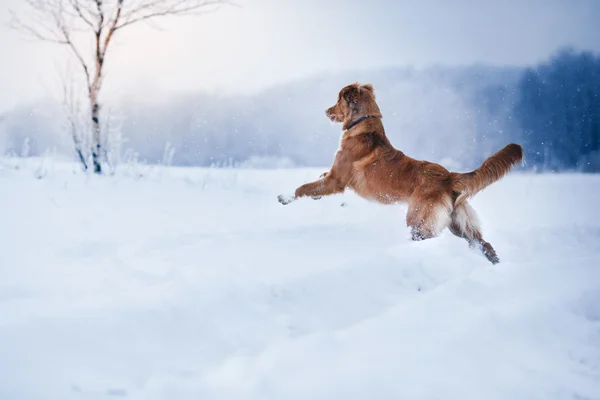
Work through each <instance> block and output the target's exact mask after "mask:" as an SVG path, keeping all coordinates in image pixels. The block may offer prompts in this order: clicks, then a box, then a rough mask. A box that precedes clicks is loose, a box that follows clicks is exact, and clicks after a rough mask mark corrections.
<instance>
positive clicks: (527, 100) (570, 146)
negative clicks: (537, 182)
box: [481, 50, 600, 172]
mask: <svg viewBox="0 0 600 400" xmlns="http://www.w3.org/2000/svg"><path fill="white" fill-rule="evenodd" d="M510 90H512V89H511V87H510V86H509V85H501V86H499V87H490V88H489V89H488V90H486V91H485V92H484V93H482V96H481V100H482V103H483V104H485V105H486V106H487V107H488V110H489V112H490V114H491V115H495V114H497V115H502V116H503V118H505V119H507V121H505V123H506V125H507V126H510V125H511V121H512V124H513V125H514V127H513V128H512V129H510V130H509V132H511V137H512V138H514V140H515V141H518V142H520V143H521V144H522V145H523V146H524V148H525V152H526V159H527V163H528V165H530V166H533V167H537V168H539V169H540V170H542V171H547V170H552V171H560V170H578V171H588V172H598V171H600V57H598V56H596V55H594V54H591V53H587V52H583V53H577V52H575V51H574V50H563V51H560V52H559V53H557V54H556V55H554V56H553V57H552V58H551V59H550V60H549V61H548V62H545V63H543V64H540V65H538V66H536V67H532V68H527V69H526V70H525V71H523V72H522V74H521V76H520V78H519V80H518V83H517V86H516V87H515V88H514V90H516V94H517V96H514V98H515V99H516V101H515V102H514V104H511V107H510V108H509V110H511V112H509V113H508V114H507V113H506V112H505V107H506V105H505V104H504V103H505V102H506V98H507V97H506V93H507V92H508V91H510Z"/></svg>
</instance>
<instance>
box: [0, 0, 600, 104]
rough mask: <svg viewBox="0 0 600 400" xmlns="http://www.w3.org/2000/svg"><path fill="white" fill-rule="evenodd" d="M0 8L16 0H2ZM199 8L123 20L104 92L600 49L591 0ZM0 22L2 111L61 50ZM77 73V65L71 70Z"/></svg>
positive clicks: (597, 10) (230, 84)
mask: <svg viewBox="0 0 600 400" xmlns="http://www.w3.org/2000/svg"><path fill="white" fill-rule="evenodd" d="M0 1H1V2H2V6H0V18H1V19H2V21H3V22H6V21H8V20H9V13H8V9H9V8H13V9H16V10H19V8H20V7H21V6H22V5H21V0H0ZM237 2H238V4H240V5H241V7H228V8H224V9H221V10H220V11H218V12H216V13H214V14H209V15H205V16H201V17H189V18H176V19H169V20H162V21H161V22H160V24H159V25H160V27H161V30H156V29H153V28H152V27H149V26H147V25H138V26H132V27H130V28H128V30H123V31H122V32H120V34H119V35H118V36H116V41H115V42H114V45H115V46H114V48H112V49H111V50H110V53H109V54H108V56H107V68H108V75H107V78H106V81H105V82H106V87H105V89H107V93H110V95H112V96H120V95H125V94H128V95H131V94H139V96H140V97H141V96H146V95H150V94H154V95H156V94H158V93H164V94H170V93H178V92H182V91H195V90H209V91H219V92H222V93H245V92H249V91H254V90H258V89H261V88H264V87H268V86H271V85H274V84H277V83H280V82H283V81H287V80H291V79H296V78H301V77H304V76H307V75H312V74H315V73H319V72H323V71H339V70H344V69H354V68H360V69H363V68H369V67H380V66H405V65H412V66H415V67H423V66H427V65H431V64H449V65H466V64H471V63H475V62H481V63H489V64H494V65H526V64H531V63H535V62H538V61H540V60H543V59H545V58H547V57H548V55H549V54H550V53H551V52H553V51H554V50H556V49H557V48H558V47H560V46H565V45H573V46H575V47H576V48H580V49H589V50H593V51H596V52H600V23H599V22H598V21H600V0H504V1H501V0H494V1H488V0H472V1H468V0H452V1H451V0H420V1H418V0H413V1H402V0H395V1H394V0H370V1H367V0H299V1H295V0H237ZM57 49H58V48H57V47H56V45H52V44H47V43H35V42H30V41H25V40H22V38H21V37H20V36H19V35H18V34H17V33H15V32H12V31H10V30H8V29H6V28H4V27H3V28H2V29H0V55H1V59H2V61H1V62H0V112H2V111H6V110H7V109H9V108H11V107H14V106H15V105H17V104H19V103H22V102H25V101H31V100H34V99H36V98H38V97H41V96H44V95H49V94H51V93H53V91H56V87H57V86H56V77H57V71H58V70H60V69H62V68H64V65H65V59H66V55H67V54H68V53H66V52H61V51H57ZM74 71H75V72H77V73H78V72H79V70H74Z"/></svg>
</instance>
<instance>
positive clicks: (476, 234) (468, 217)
mask: <svg viewBox="0 0 600 400" xmlns="http://www.w3.org/2000/svg"><path fill="white" fill-rule="evenodd" d="M451 217H452V222H451V223H450V227H449V228H450V232H452V233H453V234H455V235H456V236H458V237H460V238H463V239H466V240H467V242H468V243H469V247H471V248H477V249H479V250H480V251H481V252H482V253H483V255H484V256H485V257H486V258H487V259H488V260H489V261H490V262H491V263H492V264H497V263H499V262H500V259H499V258H498V255H497V254H496V251H495V250H494V248H493V247H492V245H491V244H489V243H488V242H486V241H485V240H483V236H482V235H481V227H480V225H479V219H478V218H477V213H476V212H475V210H474V209H473V207H471V205H470V204H469V203H468V202H466V201H465V202H463V203H461V204H459V205H458V206H457V207H456V208H455V209H454V211H453V212H452V215H451Z"/></svg>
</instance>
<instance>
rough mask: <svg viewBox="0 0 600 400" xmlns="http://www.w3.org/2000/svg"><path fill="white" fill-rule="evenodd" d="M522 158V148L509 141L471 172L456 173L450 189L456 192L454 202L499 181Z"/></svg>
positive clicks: (463, 199)
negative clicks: (456, 195)
mask: <svg viewBox="0 0 600 400" xmlns="http://www.w3.org/2000/svg"><path fill="white" fill-rule="evenodd" d="M522 160H523V148H522V147H521V146H519V145H518V144H515V143H511V144H509V145H507V146H506V147H504V148H503V149H502V150H500V151H498V152H497V153H495V154H493V155H492V156H491V157H489V158H488V159H487V160H485V161H484V162H483V164H481V167H479V168H477V169H476V170H475V171H473V172H469V173H466V174H459V173H457V174H456V178H455V180H454V182H453V185H452V189H453V190H454V191H455V192H457V193H458V197H457V199H456V203H455V204H459V203H462V202H463V201H465V200H466V199H468V198H469V197H472V196H474V195H475V194H476V193H478V192H479V191H481V190H483V189H485V188H486V187H487V186H489V185H491V184H492V183H494V182H496V181H499V180H500V179H501V178H502V177H503V176H504V175H506V174H507V173H508V171H510V169H511V168H512V167H513V166H515V165H517V164H518V163H520V162H521V161H522Z"/></svg>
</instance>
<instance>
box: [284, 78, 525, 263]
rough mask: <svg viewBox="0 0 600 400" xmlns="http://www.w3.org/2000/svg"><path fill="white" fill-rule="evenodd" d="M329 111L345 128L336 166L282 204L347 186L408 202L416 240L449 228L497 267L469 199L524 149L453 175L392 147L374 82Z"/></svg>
mask: <svg viewBox="0 0 600 400" xmlns="http://www.w3.org/2000/svg"><path fill="white" fill-rule="evenodd" d="M325 113H326V115H327V117H328V118H330V119H331V120H332V121H334V122H340V123H342V129H343V130H344V133H343V136H342V139H341V146H340V150H339V151H338V152H337V154H336V156H335V161H334V163H333V166H332V167H331V170H330V171H329V172H327V173H325V174H323V176H322V177H321V179H319V180H317V181H315V182H311V183H307V184H305V185H302V186H300V187H299V188H298V189H296V193H295V195H294V197H292V198H286V197H284V196H279V201H280V202H281V203H282V204H288V203H289V202H291V201H293V200H295V199H298V198H300V197H305V196H309V197H313V198H319V197H321V196H326V195H331V194H335V193H341V192H343V191H344V190H345V189H346V188H350V189H352V190H354V191H355V192H356V193H357V194H359V195H360V196H362V197H364V198H366V199H369V200H373V201H377V202H380V203H385V204H391V203H398V202H405V203H408V213H407V216H406V223H407V225H408V226H409V227H410V228H411V233H412V238H413V240H423V239H428V238H432V237H434V236H437V235H438V234H439V233H440V232H441V231H442V230H443V229H445V228H449V229H450V231H451V232H452V233H454V234H455V235H457V236H459V237H462V238H465V239H467V241H468V242H469V245H471V246H473V247H478V248H480V249H481V251H482V252H483V254H484V255H485V256H486V257H487V258H488V260H490V261H491V262H492V263H494V264H495V263H497V262H499V259H498V256H497V255H496V252H495V251H494V249H493V248H492V246H491V245H490V244H489V243H488V242H486V241H485V240H483V237H482V235H481V229H480V228H479V223H478V221H477V215H476V214H475V210H473V208H472V207H471V206H470V205H469V204H468V202H467V200H468V198H470V197H471V196H473V195H475V194H476V193H477V192H479V191H480V190H482V189H484V188H485V187H486V186H488V185H490V184H492V183H494V182H496V181H498V180H499V179H501V178H502V177H503V176H504V175H505V174H506V173H508V171H509V170H510V169H511V168H512V167H513V166H514V165H516V164H518V163H519V162H521V160H522V158H523V150H522V148H521V146H519V145H517V144H509V145H507V146H506V147H504V148H503V149H502V150H500V151H498V152H497V153H496V154H494V155H492V156H491V157H489V158H488V159H487V160H486V161H485V162H484V163H483V164H482V165H481V167H479V168H478V169H476V170H475V171H473V172H469V173H466V174H461V173H457V172H449V171H448V170H447V169H446V168H444V167H442V166H441V165H439V164H435V163H431V162H428V161H419V160H415V159H413V158H410V157H408V156H407V155H405V154H404V153H402V152H401V151H399V150H396V149H395V148H394V147H393V146H392V144H391V143H390V141H389V140H388V138H387V136H386V135H385V130H384V128H383V124H382V122H381V117H382V115H381V112H380V111H379V107H378V106H377V103H376V101H375V91H374V90H373V86H372V85H370V84H366V85H365V84H363V85H361V84H358V83H355V84H352V85H348V86H346V87H345V88H343V89H342V90H341V91H340V93H339V95H338V101H337V103H336V104H335V105H334V106H333V107H330V108H328V109H327V110H326V112H325Z"/></svg>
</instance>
